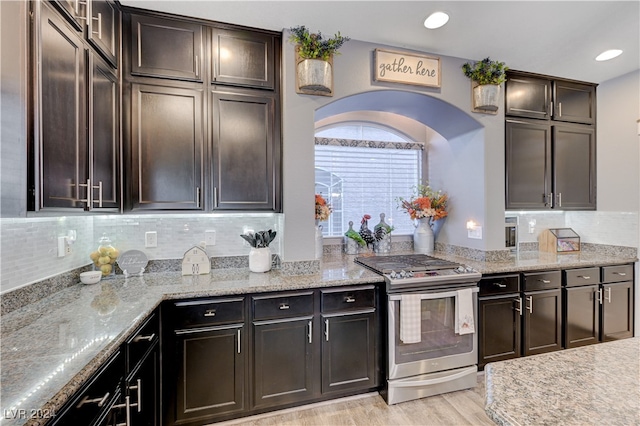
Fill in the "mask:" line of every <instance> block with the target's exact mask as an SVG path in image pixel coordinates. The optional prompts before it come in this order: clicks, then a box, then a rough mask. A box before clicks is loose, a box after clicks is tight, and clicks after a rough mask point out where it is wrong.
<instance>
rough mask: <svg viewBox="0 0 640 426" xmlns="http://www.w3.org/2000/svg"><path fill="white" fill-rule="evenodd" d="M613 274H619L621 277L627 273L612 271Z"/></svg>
mask: <svg viewBox="0 0 640 426" xmlns="http://www.w3.org/2000/svg"><path fill="white" fill-rule="evenodd" d="M613 274H614V275H620V276H621V277H626V276H627V273H626V272H614V273H613Z"/></svg>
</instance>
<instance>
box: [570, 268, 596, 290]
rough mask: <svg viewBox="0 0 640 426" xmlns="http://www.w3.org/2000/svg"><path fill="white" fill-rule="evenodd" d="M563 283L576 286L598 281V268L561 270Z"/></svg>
mask: <svg viewBox="0 0 640 426" xmlns="http://www.w3.org/2000/svg"><path fill="white" fill-rule="evenodd" d="M563 274H564V282H563V283H564V285H565V286H567V287H576V286H583V285H592V284H599V283H600V268H598V267H595V268H581V269H568V270H565V271H563Z"/></svg>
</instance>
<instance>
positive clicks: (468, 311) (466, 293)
mask: <svg viewBox="0 0 640 426" xmlns="http://www.w3.org/2000/svg"><path fill="white" fill-rule="evenodd" d="M455 322H456V323H455V332H456V333H457V334H460V335H462V334H472V333H475V332H476V325H475V321H474V319H473V289H471V288H465V289H463V290H458V292H457V295H456V317H455Z"/></svg>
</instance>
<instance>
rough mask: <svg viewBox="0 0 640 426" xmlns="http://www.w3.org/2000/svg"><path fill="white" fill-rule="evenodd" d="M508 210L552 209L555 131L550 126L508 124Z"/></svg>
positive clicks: (517, 122) (531, 123)
mask: <svg viewBox="0 0 640 426" xmlns="http://www.w3.org/2000/svg"><path fill="white" fill-rule="evenodd" d="M505 126H506V127H505V144H506V146H505V154H506V198H507V199H506V208H507V209H538V210H539V209H547V208H550V207H551V199H550V198H551V192H552V190H551V128H550V127H549V125H547V124H541V123H535V122H523V121H507V122H506V124H505Z"/></svg>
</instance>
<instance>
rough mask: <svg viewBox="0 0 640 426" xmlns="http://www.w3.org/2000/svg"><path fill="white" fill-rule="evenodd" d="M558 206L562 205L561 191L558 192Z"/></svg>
mask: <svg viewBox="0 0 640 426" xmlns="http://www.w3.org/2000/svg"><path fill="white" fill-rule="evenodd" d="M558 207H562V192H558Z"/></svg>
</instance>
